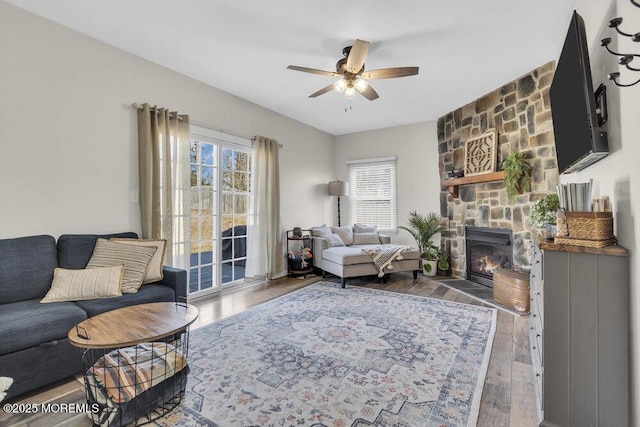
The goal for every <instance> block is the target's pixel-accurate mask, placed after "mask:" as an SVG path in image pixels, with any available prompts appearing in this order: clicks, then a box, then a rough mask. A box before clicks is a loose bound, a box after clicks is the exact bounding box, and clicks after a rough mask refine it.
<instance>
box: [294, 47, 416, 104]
mask: <svg viewBox="0 0 640 427" xmlns="http://www.w3.org/2000/svg"><path fill="white" fill-rule="evenodd" d="M368 53H369V42H366V41H363V40H356V41H355V42H354V43H353V46H347V47H345V48H344V49H342V54H343V55H344V56H345V57H344V58H342V59H340V60H339V61H338V63H337V64H336V72H332V71H324V70H317V69H315V68H307V67H300V66H297V65H289V66H288V67H287V68H288V69H289V70H294V71H302V72H304V73H311V74H319V75H322V76H329V77H341V79H340V80H338V81H337V82H335V83H333V84H331V85H329V86H327V87H325V88H322V89H320V90H319V91H317V92H314V93H312V94H311V95H309V98H315V97H317V96H320V95H322V94H325V93H327V92H330V91H331V90H332V89H333V90H335V91H336V92H338V93H343V92H344V95H345V97H346V98H347V99H353V98H354V97H355V96H356V91H358V92H359V93H360V94H361V95H362V96H364V97H365V98H367V99H368V100H369V101H373V100H375V99H377V98H378V97H379V95H378V93H377V92H376V91H375V90H374V89H373V88H372V87H371V85H370V84H369V82H368V81H367V80H375V79H392V78H396V77H408V76H414V75H416V74H418V67H396V68H384V69H380V70H372V71H367V72H365V71H364V61H365V59H366V58H367V54H368Z"/></svg>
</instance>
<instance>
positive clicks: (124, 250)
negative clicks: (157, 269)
mask: <svg viewBox="0 0 640 427" xmlns="http://www.w3.org/2000/svg"><path fill="white" fill-rule="evenodd" d="M157 250H158V248H157V247H155V246H136V245H127V244H124V243H117V242H112V241H110V240H105V239H98V241H97V242H96V248H95V249H94V250H93V255H91V259H90V260H89V263H88V264H87V268H96V267H109V266H113V265H119V264H124V272H123V273H122V281H121V283H120V290H121V291H122V293H123V294H135V293H136V292H138V289H139V288H140V286H142V281H143V280H144V277H145V275H146V274H147V269H148V268H149V263H150V262H151V258H153V255H154V254H155V253H156V252H157Z"/></svg>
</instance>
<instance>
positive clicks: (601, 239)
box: [555, 212, 615, 248]
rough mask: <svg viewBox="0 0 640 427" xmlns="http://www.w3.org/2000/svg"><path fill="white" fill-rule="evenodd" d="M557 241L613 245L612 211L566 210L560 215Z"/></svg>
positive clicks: (602, 245) (589, 245)
mask: <svg viewBox="0 0 640 427" xmlns="http://www.w3.org/2000/svg"><path fill="white" fill-rule="evenodd" d="M557 227H558V233H557V235H556V237H555V243H559V244H564V245H574V246H587V247H591V248H603V247H605V246H609V245H613V244H614V243H615V237H614V235H613V215H612V213H611V212H564V217H563V216H562V215H560V214H559V215H558V219H557Z"/></svg>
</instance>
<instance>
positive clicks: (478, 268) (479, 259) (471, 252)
mask: <svg viewBox="0 0 640 427" xmlns="http://www.w3.org/2000/svg"><path fill="white" fill-rule="evenodd" d="M511 240H512V235H511V229H509V228H489V227H471V226H467V227H466V238H465V241H466V245H465V252H466V254H467V275H466V277H467V279H469V280H471V281H472V282H476V283H480V284H482V285H485V286H489V287H491V288H492V287H493V271H494V270H495V269H496V268H511V267H512V266H513V247H512V246H511Z"/></svg>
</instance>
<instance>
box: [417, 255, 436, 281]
mask: <svg viewBox="0 0 640 427" xmlns="http://www.w3.org/2000/svg"><path fill="white" fill-rule="evenodd" d="M421 261H422V271H423V272H424V274H425V275H427V276H431V277H433V276H435V275H436V271H437V270H438V261H437V260H435V259H434V260H431V259H426V258H422V259H421Z"/></svg>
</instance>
